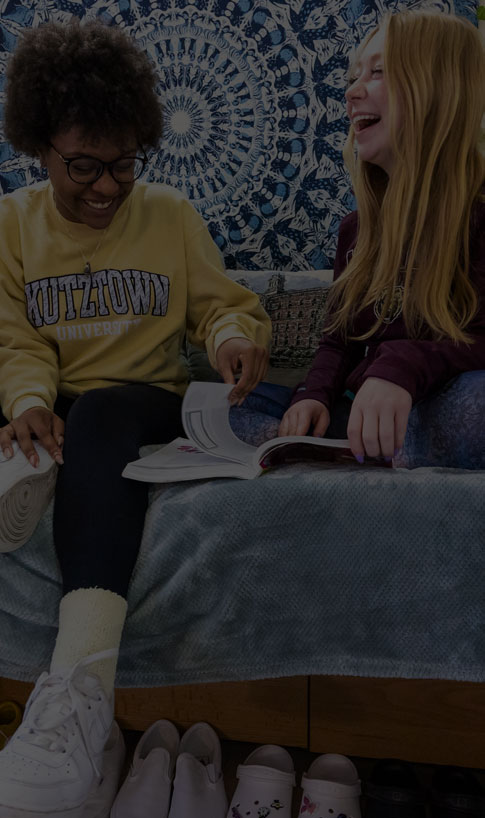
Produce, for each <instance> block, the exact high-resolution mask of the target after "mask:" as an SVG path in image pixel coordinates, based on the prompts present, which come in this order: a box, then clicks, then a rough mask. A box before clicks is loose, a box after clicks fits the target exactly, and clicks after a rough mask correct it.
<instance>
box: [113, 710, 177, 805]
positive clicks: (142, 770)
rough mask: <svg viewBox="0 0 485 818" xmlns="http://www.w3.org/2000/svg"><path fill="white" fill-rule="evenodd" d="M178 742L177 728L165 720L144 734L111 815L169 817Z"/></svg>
mask: <svg viewBox="0 0 485 818" xmlns="http://www.w3.org/2000/svg"><path fill="white" fill-rule="evenodd" d="M179 742H180V738H179V734H178V730H177V728H176V727H175V725H174V724H172V722H170V721H166V720H165V719H161V720H160V721H156V722H155V723H154V724H152V726H151V727H149V728H148V730H146V731H145V732H144V733H143V735H142V737H141V738H140V740H139V742H138V744H137V745H136V748H135V752H134V754H133V761H132V764H131V767H130V771H129V773H128V775H127V776H126V778H125V781H124V782H123V785H122V787H121V789H120V791H119V793H118V795H117V797H116V800H115V802H114V804H113V806H112V808H111V815H110V818H149V816H152V815H153V816H155V815H156V816H157V818H167V815H168V808H169V804H170V795H171V791H172V779H173V774H174V770H175V761H176V758H177V753H178V749H179Z"/></svg>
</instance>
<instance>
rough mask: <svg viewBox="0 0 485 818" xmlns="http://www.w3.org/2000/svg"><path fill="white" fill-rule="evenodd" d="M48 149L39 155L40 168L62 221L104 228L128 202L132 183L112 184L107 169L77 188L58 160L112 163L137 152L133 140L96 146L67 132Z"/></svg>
mask: <svg viewBox="0 0 485 818" xmlns="http://www.w3.org/2000/svg"><path fill="white" fill-rule="evenodd" d="M51 141H52V145H53V146H55V147H51V148H48V149H46V150H45V151H44V152H43V153H42V155H41V162H42V165H43V166H45V167H46V168H47V171H48V173H49V178H50V181H51V184H52V187H53V189H54V200H55V203H56V207H57V209H58V211H59V213H60V214H61V216H64V218H65V219H69V221H71V222H80V223H82V224H87V225H88V226H89V227H93V228H94V229H97V230H100V229H101V230H104V229H105V228H107V227H108V226H109V225H110V224H111V222H112V220H113V217H114V215H115V213H116V211H117V210H118V208H119V207H120V206H121V205H122V204H123V202H124V201H125V199H127V198H128V196H129V195H130V193H131V191H132V189H133V184H134V183H133V182H129V183H122V184H120V183H119V182H117V181H115V179H113V177H112V176H111V174H110V172H109V170H108V168H105V169H104V173H103V174H102V175H101V176H100V177H99V179H97V180H96V181H95V182H90V183H87V184H79V183H78V182H73V181H72V179H70V177H69V174H68V172H67V166H66V165H65V163H64V162H63V161H62V159H61V158H60V156H59V154H62V156H63V157H64V158H65V159H72V158H74V157H78V156H91V157H94V158H95V159H101V160H102V161H104V162H112V161H113V160H114V159H119V158H120V157H122V156H126V155H134V154H136V153H137V152H138V153H139V151H137V144H136V139H134V138H132V137H130V136H126V137H125V138H124V139H121V140H120V142H119V143H114V142H112V141H110V140H108V139H99V140H98V141H96V142H89V141H86V140H85V139H84V138H83V137H82V135H81V133H80V131H79V129H77V128H71V129H70V130H69V131H65V132H61V133H58V134H56V135H55V136H53V137H52V140H51Z"/></svg>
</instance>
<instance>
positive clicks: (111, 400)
mask: <svg viewBox="0 0 485 818" xmlns="http://www.w3.org/2000/svg"><path fill="white" fill-rule="evenodd" d="M117 391H118V387H104V388H99V389H90V390H89V391H88V392H84V393H83V394H82V395H80V397H79V398H77V400H76V401H75V402H74V404H73V406H72V408H71V410H70V412H69V415H68V418H67V422H66V435H67V434H69V433H70V432H71V430H77V431H81V433H82V434H83V435H84V436H86V437H87V436H89V435H91V434H92V432H93V430H94V429H95V430H96V431H97V432H101V433H102V434H106V433H107V432H109V431H110V430H111V431H113V429H114V427H115V426H116V425H117V421H118V419H119V415H120V413H119V401H118V400H117ZM71 433H72V432H71Z"/></svg>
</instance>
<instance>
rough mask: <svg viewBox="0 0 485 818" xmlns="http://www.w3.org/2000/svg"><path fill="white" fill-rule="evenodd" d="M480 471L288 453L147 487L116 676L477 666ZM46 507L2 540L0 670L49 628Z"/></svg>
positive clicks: (482, 661) (482, 613)
mask: <svg viewBox="0 0 485 818" xmlns="http://www.w3.org/2000/svg"><path fill="white" fill-rule="evenodd" d="M484 477H485V472H483V471H482V472H472V471H461V470H456V469H440V468H427V469H424V468H419V469H416V470H414V471H406V470H401V469H396V470H385V469H382V470H381V469H366V468H361V467H358V466H355V467H353V466H350V467H340V466H339V467H330V468H328V469H322V467H321V466H319V465H317V464H307V465H305V466H287V467H282V468H280V469H278V470H274V471H272V472H268V473H266V474H264V475H263V476H262V477H260V478H258V479H256V480H229V479H220V480H210V481H201V482H198V483H195V482H193V483H183V484H169V485H167V486H164V487H162V488H157V489H156V490H153V492H152V502H151V505H150V508H149V511H148V514H147V518H146V526H145V533H144V538H143V543H142V547H141V551H140V555H139V559H138V563H137V565H136V569H135V572H134V575H133V578H132V583H131V586H130V590H129V599H128V602H129V615H128V620H127V623H126V628H125V631H124V636H123V641H122V645H121V655H120V662H119V671H118V677H117V683H118V684H119V685H121V686H152V685H154V686H155V685H165V684H178V683H192V682H208V681H221V680H240V679H253V678H262V677H270V676H286V675H297V674H344V675H359V676H396V677H398V676H402V677H411V678H444V679H461V680H470V681H485V595H484V592H483V582H484V575H485V491H484V488H485V481H484ZM51 526H52V508H49V509H48V511H47V513H46V514H45V515H44V517H43V519H42V520H41V522H40V524H39V526H38V528H37V530H36V532H35V534H34V536H33V538H32V539H31V541H30V542H29V543H28V544H27V545H26V546H24V547H23V548H21V549H20V550H18V551H16V552H13V553H12V554H2V555H0V609H1V610H0V633H1V639H2V642H1V651H0V675H3V676H9V677H12V678H17V679H24V680H31V679H35V678H36V676H37V675H38V674H39V672H40V671H41V670H43V669H45V667H46V666H47V665H48V662H49V658H50V654H51V651H52V649H53V644H54V639H55V634H56V617H57V608H58V602H59V598H60V575H59V570H58V567H57V563H56V558H55V554H54V549H53V544H52V534H51Z"/></svg>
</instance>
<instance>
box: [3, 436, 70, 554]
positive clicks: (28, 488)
mask: <svg viewBox="0 0 485 818" xmlns="http://www.w3.org/2000/svg"><path fill="white" fill-rule="evenodd" d="M36 448H37V446H36ZM37 451H38V452H39V454H40V456H41V462H40V465H39V466H38V467H37V468H38V470H39V471H37V469H34V468H33V467H32V466H30V465H29V464H27V468H28V469H31V471H32V473H31V474H27V475H25V476H23V477H20V479H19V480H18V481H17V482H15V483H14V484H13V485H12V486H11V487H10V488H8V489H7V491H5V492H4V493H3V494H2V495H1V497H0V552H2V553H6V552H9V551H15V550H16V549H17V548H20V546H21V545H24V543H26V542H27V541H28V540H29V539H30V538H31V536H32V534H33V533H34V531H35V529H36V527H37V524H38V522H39V520H40V518H41V517H42V515H43V513H44V511H45V510H46V508H47V506H48V505H49V502H50V500H51V498H52V496H53V494H54V489H55V486H56V479H57V464H56V463H54V462H53V461H52V460H51V458H50V457H49V455H48V454H47V453H46V452H45V451H44V450H42V451H41V450H40V447H39V448H37ZM16 456H17V457H19V456H20V453H18V454H17V455H16ZM47 458H48V459H47ZM10 462H11V461H7V463H5V465H7V466H10ZM3 465H4V463H0V468H1V467H2V466H3ZM22 470H23V471H25V468H23V469H22ZM0 485H1V484H0Z"/></svg>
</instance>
